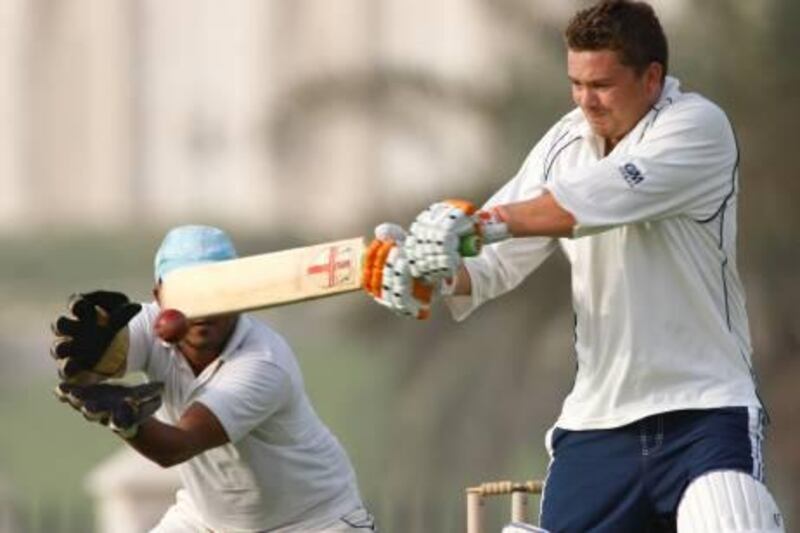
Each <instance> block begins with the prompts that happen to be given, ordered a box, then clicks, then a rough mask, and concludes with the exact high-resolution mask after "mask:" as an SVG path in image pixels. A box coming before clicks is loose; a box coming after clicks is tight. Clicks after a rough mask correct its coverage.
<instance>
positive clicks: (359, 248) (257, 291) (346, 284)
mask: <svg viewBox="0 0 800 533" xmlns="http://www.w3.org/2000/svg"><path fill="white" fill-rule="evenodd" d="M364 250H365V246H364V239H363V238H361V237H357V238H353V239H346V240H341V241H334V242H329V243H324V244H318V245H314V246H306V247H303V248H294V249H291V250H283V251H280V252H273V253H266V254H260V255H252V256H248V257H242V258H238V259H231V260H229V261H220V262H218V263H209V264H207V265H198V266H193V267H187V268H183V269H180V270H176V271H173V272H171V273H169V274H168V275H167V276H166V277H165V278H164V279H163V280H162V282H161V290H160V298H161V307H162V308H164V309H177V310H179V311H181V312H182V313H183V314H184V315H186V317H188V318H190V319H191V318H198V317H204V316H214V315H219V314H226V313H236V312H242V311H248V310H253V309H262V308H267V307H273V306H276V305H283V304H289V303H293V302H299V301H303V300H310V299H313V298H322V297H325V296H332V295H335V294H340V293H343V292H348V291H354V290H358V289H359V288H360V287H361V275H360V272H361V260H362V256H363V253H364Z"/></svg>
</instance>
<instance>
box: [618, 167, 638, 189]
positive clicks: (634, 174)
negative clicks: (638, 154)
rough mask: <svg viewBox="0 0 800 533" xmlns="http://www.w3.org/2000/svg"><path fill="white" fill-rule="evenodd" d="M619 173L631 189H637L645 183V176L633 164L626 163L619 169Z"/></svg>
mask: <svg viewBox="0 0 800 533" xmlns="http://www.w3.org/2000/svg"><path fill="white" fill-rule="evenodd" d="M619 171H620V173H621V174H622V177H623V178H624V179H625V181H626V182H627V183H628V185H630V186H631V187H635V186H637V185H639V184H640V183H641V182H643V181H644V174H642V172H641V171H640V170H639V168H638V167H637V166H636V165H634V164H633V163H625V164H624V165H622V166H621V167H619Z"/></svg>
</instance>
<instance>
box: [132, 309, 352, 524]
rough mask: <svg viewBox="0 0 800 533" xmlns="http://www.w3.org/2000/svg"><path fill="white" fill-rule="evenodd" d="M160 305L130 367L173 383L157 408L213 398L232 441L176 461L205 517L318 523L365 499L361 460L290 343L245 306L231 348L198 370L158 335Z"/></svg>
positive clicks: (143, 321) (209, 403) (144, 316)
mask: <svg viewBox="0 0 800 533" xmlns="http://www.w3.org/2000/svg"><path fill="white" fill-rule="evenodd" d="M158 311H159V309H158V306H157V305H155V304H145V305H144V306H143V309H142V312H141V313H139V314H138V315H137V316H136V317H134V319H133V320H132V321H131V323H130V332H131V348H130V353H129V356H128V370H129V371H134V370H143V371H145V372H146V373H147V375H148V377H149V378H150V379H151V380H157V381H163V382H164V383H165V391H164V403H163V406H162V408H161V409H160V410H159V412H158V417H159V418H160V419H162V420H163V421H164V422H166V423H169V424H176V423H177V422H178V420H179V419H180V417H181V415H182V414H183V412H184V411H185V409H186V408H187V407H188V406H189V405H190V404H192V403H193V402H201V403H202V404H204V405H205V406H206V407H208V408H209V409H210V410H211V412H213V413H214V415H215V416H216V417H217V418H218V419H219V421H220V423H221V424H222V426H223V427H224V428H225V431H226V433H227V434H228V437H229V438H230V441H231V442H230V443H229V444H226V445H223V446H219V447H217V448H213V449H211V450H208V451H206V452H204V453H202V454H199V455H197V456H195V457H194V458H192V459H190V460H188V461H186V462H184V463H181V464H180V465H178V466H177V468H178V470H179V472H180V477H181V481H182V482H183V486H184V488H185V489H186V493H187V494H188V497H189V498H190V499H191V503H192V504H193V505H192V506H193V507H194V508H195V509H197V510H198V512H199V513H200V515H201V516H200V518H201V520H202V521H203V522H204V523H205V524H206V525H207V526H208V527H209V528H211V529H214V530H219V531H264V530H270V531H272V530H279V529H281V528H283V527H286V526H291V529H292V530H293V531H298V530H313V529H314V528H315V527H319V526H320V525H321V524H324V523H329V522H332V521H333V520H335V519H337V518H339V517H341V516H344V515H345V514H347V513H348V512H350V511H353V510H354V509H357V508H359V507H361V505H362V504H361V498H360V496H359V493H358V489H357V486H356V478H355V474H354V472H353V468H352V466H351V464H350V461H349V459H348V457H347V454H346V453H345V451H344V449H343V448H342V446H341V445H340V444H339V442H338V441H337V440H336V438H335V437H334V436H333V435H332V434H331V432H330V431H329V430H328V428H327V427H326V426H325V425H324V424H323V423H322V421H320V419H319V418H318V416H317V414H316V413H315V412H314V409H313V408H312V406H311V403H310V402H309V399H308V397H307V396H306V393H305V390H304V386H303V378H302V375H301V373H300V368H299V367H298V364H297V361H296V360H295V357H294V354H293V353H292V350H291V348H289V346H288V345H287V344H286V342H285V341H284V340H283V338H281V337H280V336H279V335H278V334H277V333H275V332H274V331H272V330H271V329H270V328H269V327H267V326H266V325H265V324H263V323H262V322H260V321H258V320H256V319H254V318H252V317H250V316H248V315H246V314H243V315H241V317H240V318H239V321H238V323H237V325H236V328H235V330H234V332H233V334H232V336H231V339H230V341H229V342H228V344H227V346H226V347H225V350H224V352H223V353H222V354H221V355H220V357H219V358H218V359H217V360H215V361H214V362H213V363H212V364H211V365H209V366H208V367H206V368H205V369H204V370H203V372H202V373H201V374H200V375H199V376H197V377H195V376H194V373H193V372H192V370H191V368H190V367H189V364H188V363H187V362H186V360H185V358H184V357H183V356H182V355H181V354H179V353H177V352H176V351H174V349H172V348H170V347H167V346H165V345H164V344H163V343H162V342H161V341H160V340H158V339H157V338H156V337H155V336H154V334H153V322H154V321H155V318H156V316H157V314H158Z"/></svg>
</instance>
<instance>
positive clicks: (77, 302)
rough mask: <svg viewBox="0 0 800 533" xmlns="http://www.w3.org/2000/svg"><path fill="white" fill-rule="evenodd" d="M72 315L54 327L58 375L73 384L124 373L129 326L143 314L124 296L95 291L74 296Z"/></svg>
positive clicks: (60, 318)
mask: <svg viewBox="0 0 800 533" xmlns="http://www.w3.org/2000/svg"><path fill="white" fill-rule="evenodd" d="M69 310H70V315H65V316H60V317H58V319H57V320H56V321H55V322H54V323H53V325H52V330H53V333H54V334H55V335H56V339H55V341H54V342H53V345H52V347H51V349H50V353H51V355H52V356H53V357H54V358H55V359H57V360H58V361H59V375H60V376H61V378H62V379H65V380H67V381H70V382H74V383H92V382H97V381H100V380H102V379H106V378H109V377H118V376H120V375H122V374H123V373H124V372H125V367H126V360H127V353H128V344H129V339H128V330H127V324H128V322H129V321H130V320H131V319H132V318H133V317H134V316H135V315H136V314H137V313H138V312H139V311H140V310H141V305H140V304H138V303H131V302H130V301H129V300H128V297H127V296H125V295H124V294H122V293H118V292H110V291H95V292H91V293H87V294H79V295H74V296H73V297H71V298H70V302H69Z"/></svg>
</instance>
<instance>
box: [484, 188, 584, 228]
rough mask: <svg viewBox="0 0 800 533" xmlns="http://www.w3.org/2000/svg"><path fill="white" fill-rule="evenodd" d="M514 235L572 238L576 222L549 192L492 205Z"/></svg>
mask: <svg viewBox="0 0 800 533" xmlns="http://www.w3.org/2000/svg"><path fill="white" fill-rule="evenodd" d="M495 209H497V210H499V212H500V216H501V217H502V219H503V221H504V222H505V223H506V225H507V227H508V230H509V232H510V233H511V235H512V236H514V237H572V235H573V230H574V229H575V225H576V223H577V221H576V220H575V217H574V216H573V215H572V213H570V212H569V211H567V210H566V209H564V208H563V207H561V205H559V203H558V202H557V201H556V199H555V197H554V196H553V195H552V194H550V192H549V191H545V192H544V193H543V194H542V195H540V196H537V197H536V198H533V199H531V200H525V201H522V202H515V203H510V204H505V205H501V206H498V207H496V208H495Z"/></svg>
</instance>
